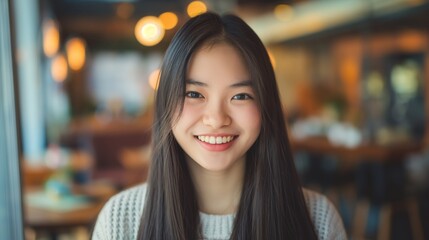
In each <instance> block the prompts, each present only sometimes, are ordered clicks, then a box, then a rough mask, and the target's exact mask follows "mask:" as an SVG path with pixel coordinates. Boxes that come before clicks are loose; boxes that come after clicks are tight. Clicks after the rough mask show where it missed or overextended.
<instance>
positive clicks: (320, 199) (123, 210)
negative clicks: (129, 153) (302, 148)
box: [92, 184, 347, 240]
mask: <svg viewBox="0 0 429 240" xmlns="http://www.w3.org/2000/svg"><path fill="white" fill-rule="evenodd" d="M146 188H147V185H146V184H142V185H139V186H136V187H133V188H130V189H128V190H125V191H123V192H121V193H119V194H117V195H115V196H113V197H112V198H111V199H110V200H109V201H108V202H107V203H106V205H105V206H104V207H103V209H102V210H101V212H100V214H99V215H98V219H97V222H96V224H95V228H94V231H93V235H92V239H93V240H120V239H123V240H135V239H137V233H138V230H139V223H140V216H141V215H142V212H143V203H144V199H145V194H146ZM304 197H305V200H306V203H307V206H308V209H309V211H310V216H311V218H312V220H313V223H314V227H315V230H316V233H317V235H318V237H319V239H320V240H343V239H347V237H346V233H345V231H344V226H343V223H342V221H341V218H340V216H339V215H338V213H337V211H336V209H335V207H334V206H333V205H332V203H331V202H329V200H328V199H327V198H326V197H325V196H323V195H320V194H318V193H315V192H313V191H310V190H305V189H304ZM200 219H201V224H202V232H203V236H204V239H207V240H224V239H225V240H226V239H229V238H230V235H231V232H232V228H233V223H234V214H231V215H222V216H221V215H208V214H205V213H200Z"/></svg>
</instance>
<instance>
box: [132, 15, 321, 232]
mask: <svg viewBox="0 0 429 240" xmlns="http://www.w3.org/2000/svg"><path fill="white" fill-rule="evenodd" d="M220 42H222V43H227V44H230V45H231V46H233V47H234V48H236V49H237V50H238V52H239V53H240V54H241V55H242V57H243V60H244V61H245V65H246V67H247V70H248V71H249V74H250V76H251V80H252V81H253V87H254V91H255V99H256V102H257V104H258V107H259V109H260V112H261V131H260V135H259V137H258V138H257V140H256V141H255V143H254V144H253V145H252V147H251V148H250V149H249V150H248V153H247V155H246V166H245V176H244V183H243V189H242V194H241V199H240V205H239V208H238V211H237V213H236V217H235V220H234V227H233V232H232V235H231V239H241V240H249V239H258V240H267V239H270V240H275V239H317V236H316V233H315V230H314V226H313V224H312V221H311V218H310V216H309V212H308V209H307V206H306V204H305V200H304V196H303V192H302V189H301V184H300V182H299V178H298V175H297V172H296V169H295V165H294V162H293V158H292V153H291V148H290V143H289V140H288V135H287V132H286V126H285V121H284V117H283V111H282V105H281V102H280V98H279V93H278V89H277V83H276V79H275V76H274V71H273V68H272V65H271V63H270V60H269V57H268V54H267V51H266V49H265V47H264V45H263V44H262V42H261V40H260V39H259V38H258V36H257V35H256V33H255V32H254V31H253V30H252V29H251V28H250V27H249V26H248V25H247V24H246V23H245V22H244V21H243V20H241V19H240V18H238V17H236V16H234V15H225V16H222V17H221V16H219V15H217V14H214V13H205V14H201V15H199V16H197V17H195V18H192V19H190V20H189V21H188V22H186V23H185V25H184V26H183V27H182V28H181V29H180V30H179V31H178V32H177V33H176V35H175V36H174V38H173V40H172V42H171V44H170V46H169V47H168V49H167V51H166V54H165V57H164V61H163V64H162V67H161V75H160V80H159V86H158V90H157V94H156V99H155V116H154V126H153V135H152V136H153V148H154V149H153V155H152V164H151V168H150V172H149V179H148V190H147V191H148V193H147V199H146V201H145V207H144V211H143V215H142V218H141V223H140V229H139V239H145V240H147V239H156V240H162V239H181V240H188V239H199V238H201V237H202V236H201V231H200V219H199V210H198V202H197V196H196V191H195V187H194V184H193V182H192V179H191V176H190V172H189V169H188V166H187V163H186V160H185V154H184V152H183V150H182V148H181V147H180V146H179V144H178V143H177V141H176V140H175V138H174V136H173V133H172V124H173V123H174V121H175V120H177V119H174V117H175V115H174V113H175V112H176V110H177V109H178V107H179V109H180V110H181V109H182V107H183V101H184V95H185V79H186V73H187V69H188V64H189V60H190V59H191V57H192V55H193V53H195V52H196V51H197V50H198V49H199V48H200V47H202V46H203V45H205V44H216V43H220Z"/></svg>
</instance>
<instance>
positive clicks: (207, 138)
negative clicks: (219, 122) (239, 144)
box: [198, 136, 234, 144]
mask: <svg viewBox="0 0 429 240" xmlns="http://www.w3.org/2000/svg"><path fill="white" fill-rule="evenodd" d="M198 139H199V140H200V141H202V142H206V143H210V144H224V143H229V142H231V141H232V140H233V139H234V136H227V137H226V136H223V137H214V136H198Z"/></svg>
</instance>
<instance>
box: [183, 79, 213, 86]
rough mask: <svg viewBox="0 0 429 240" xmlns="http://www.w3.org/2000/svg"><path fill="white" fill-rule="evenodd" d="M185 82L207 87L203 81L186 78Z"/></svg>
mask: <svg viewBox="0 0 429 240" xmlns="http://www.w3.org/2000/svg"><path fill="white" fill-rule="evenodd" d="M186 84H192V85H197V86H202V87H207V86H208V85H207V83H203V82H199V81H196V80H193V79H187V80H186Z"/></svg>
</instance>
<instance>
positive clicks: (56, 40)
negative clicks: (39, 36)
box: [43, 20, 60, 57]
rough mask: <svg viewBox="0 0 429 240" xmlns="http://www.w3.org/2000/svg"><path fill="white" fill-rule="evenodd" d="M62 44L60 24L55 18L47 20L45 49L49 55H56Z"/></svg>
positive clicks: (44, 40)
mask: <svg viewBox="0 0 429 240" xmlns="http://www.w3.org/2000/svg"><path fill="white" fill-rule="evenodd" d="M59 46H60V32H59V30H58V24H57V23H56V22H55V21H53V20H47V21H46V22H44V24H43V51H44V52H45V55H46V56H48V57H52V56H54V55H55V54H56V53H57V52H58V49H59Z"/></svg>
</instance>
